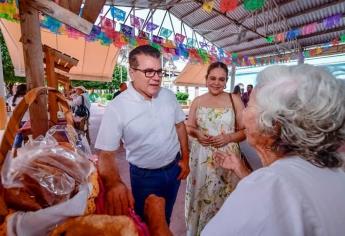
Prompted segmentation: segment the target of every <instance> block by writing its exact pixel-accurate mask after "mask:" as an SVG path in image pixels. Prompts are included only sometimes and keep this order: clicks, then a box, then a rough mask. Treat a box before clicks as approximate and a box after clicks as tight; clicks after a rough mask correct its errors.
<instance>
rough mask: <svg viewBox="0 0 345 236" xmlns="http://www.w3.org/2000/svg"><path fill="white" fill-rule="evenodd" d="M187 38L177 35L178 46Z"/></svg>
mask: <svg viewBox="0 0 345 236" xmlns="http://www.w3.org/2000/svg"><path fill="white" fill-rule="evenodd" d="M185 38H186V36H184V35H182V34H179V33H177V34H175V43H176V44H182V43H183V41H184V39H185Z"/></svg>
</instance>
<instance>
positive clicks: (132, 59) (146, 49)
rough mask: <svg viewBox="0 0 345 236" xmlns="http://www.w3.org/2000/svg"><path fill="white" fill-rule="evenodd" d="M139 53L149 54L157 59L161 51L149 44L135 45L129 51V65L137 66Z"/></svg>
mask: <svg viewBox="0 0 345 236" xmlns="http://www.w3.org/2000/svg"><path fill="white" fill-rule="evenodd" d="M140 54H144V55H146V56H151V57H154V58H157V59H159V58H160V56H161V53H160V52H159V50H158V49H156V48H154V47H152V46H150V45H142V46H139V47H136V48H134V49H133V50H132V51H131V52H130V53H129V57H128V62H129V66H130V67H132V68H137V67H138V66H139V62H138V60H137V55H140Z"/></svg>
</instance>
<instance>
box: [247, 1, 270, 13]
mask: <svg viewBox="0 0 345 236" xmlns="http://www.w3.org/2000/svg"><path fill="white" fill-rule="evenodd" d="M243 5H244V9H246V10H247V11H256V10H259V9H261V8H263V6H264V5H265V0H245V1H244V2H243Z"/></svg>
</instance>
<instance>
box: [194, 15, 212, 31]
mask: <svg viewBox="0 0 345 236" xmlns="http://www.w3.org/2000/svg"><path fill="white" fill-rule="evenodd" d="M211 14H212V13H211ZM217 16H219V15H210V17H208V18H206V19H205V20H202V21H200V22H198V23H197V24H196V25H192V27H191V28H192V29H193V30H198V29H196V28H197V27H199V26H200V25H202V24H204V23H206V22H208V21H210V20H213V19H214V18H215V17H217Z"/></svg>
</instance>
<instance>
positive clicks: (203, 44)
mask: <svg viewBox="0 0 345 236" xmlns="http://www.w3.org/2000/svg"><path fill="white" fill-rule="evenodd" d="M199 44H200V47H201V48H204V49H205V48H206V49H207V48H208V44H207V43H206V42H201V41H200V42H199Z"/></svg>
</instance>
